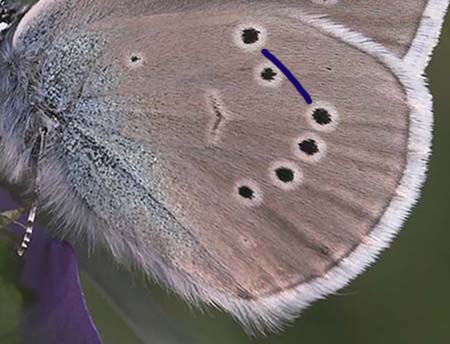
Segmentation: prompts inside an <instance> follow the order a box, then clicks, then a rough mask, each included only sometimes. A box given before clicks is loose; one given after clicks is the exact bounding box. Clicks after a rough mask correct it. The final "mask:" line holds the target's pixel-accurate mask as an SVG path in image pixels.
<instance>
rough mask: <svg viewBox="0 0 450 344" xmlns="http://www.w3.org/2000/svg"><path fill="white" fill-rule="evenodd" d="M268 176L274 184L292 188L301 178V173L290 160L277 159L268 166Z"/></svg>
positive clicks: (284, 188)
mask: <svg viewBox="0 0 450 344" xmlns="http://www.w3.org/2000/svg"><path fill="white" fill-rule="evenodd" d="M270 177H271V180H272V183H273V184H275V186H277V187H279V188H280V189H283V190H293V189H295V188H296V187H297V186H298V185H300V183H301V182H302V180H303V174H302V172H301V170H300V169H299V168H298V167H297V165H296V164H295V163H293V162H290V161H278V162H276V163H274V164H272V166H271V168H270Z"/></svg>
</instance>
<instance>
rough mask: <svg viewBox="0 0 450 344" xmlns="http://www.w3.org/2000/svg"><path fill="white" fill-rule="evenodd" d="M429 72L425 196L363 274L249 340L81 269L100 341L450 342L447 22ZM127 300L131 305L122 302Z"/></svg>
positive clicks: (4, 317) (6, 306)
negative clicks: (431, 116) (277, 328)
mask: <svg viewBox="0 0 450 344" xmlns="http://www.w3.org/2000/svg"><path fill="white" fill-rule="evenodd" d="M428 76H429V79H430V87H431V90H432V93H433V95H434V98H435V120H436V122H435V138H434V149H433V151H434V153H433V157H432V159H431V167H430V172H429V178H428V181H427V184H426V186H425V189H424V191H423V197H422V199H421V201H420V203H419V205H418V206H417V207H416V208H415V210H414V212H413V214H412V216H411V217H410V218H409V220H408V222H407V224H406V226H405V228H404V230H403V231H402V233H401V235H400V236H399V237H398V239H397V240H395V241H394V243H393V245H392V247H391V248H390V249H389V250H387V251H385V252H384V254H383V255H382V256H381V258H380V260H379V261H378V263H377V264H375V265H374V266H373V267H372V268H370V269H369V270H368V271H367V272H366V273H365V274H363V275H362V276H361V277H359V278H357V279H356V280H355V281H353V282H352V283H351V284H350V286H349V287H347V288H346V289H344V290H341V291H340V292H339V293H338V294H337V295H335V296H331V297H329V298H328V299H327V300H324V301H319V302H317V303H315V304H314V305H313V306H312V307H310V308H309V309H307V310H306V311H305V312H304V313H303V315H302V317H301V318H300V319H298V320H297V321H296V322H295V323H294V324H292V325H291V326H289V327H288V328H287V329H286V331H284V332H283V333H281V334H279V335H273V336H271V337H269V338H266V339H251V338H249V337H248V336H246V335H245V333H244V332H243V331H242V329H241V328H240V327H239V326H238V325H237V324H236V323H234V321H233V320H232V319H230V318H229V317H228V316H227V315H224V314H222V313H220V312H217V311H213V310H211V309H209V310H207V311H206V313H203V314H202V313H201V312H200V311H198V310H197V309H191V308H189V306H187V305H186V304H185V303H184V302H182V301H180V300H179V299H178V298H177V297H175V296H174V295H172V294H170V293H167V292H166V291H163V290H162V289H160V288H159V287H157V286H151V287H150V291H145V290H144V288H142V286H141V285H140V283H139V281H133V282H132V283H130V282H129V279H128V278H126V276H123V277H124V278H121V275H120V273H115V275H116V276H115V277H114V278H113V279H112V281H111V279H110V277H109V276H108V274H109V272H108V270H105V269H104V268H102V267H99V265H97V266H95V265H94V266H92V265H89V266H88V265H85V266H86V267H87V269H86V270H89V271H84V272H82V283H83V286H84V290H85V296H86V299H87V302H88V307H89V309H90V311H91V314H92V316H93V318H94V321H95V323H96V325H97V327H98V329H99V331H100V333H101V335H102V337H103V340H104V342H105V343H108V344H109V343H111V344H116V343H117V344H122V343H131V344H134V343H136V344H138V343H142V340H140V339H139V336H141V338H142V337H145V338H149V342H150V343H158V344H159V343H183V344H184V343H195V344H209V343H215V344H229V343H236V344H246V343H261V344H289V343H296V344H302V343H308V344H311V343H312V344H322V343H330V342H333V343H336V344H338V343H346V344H356V343H366V344H372V343H373V344H379V343H387V344H391V343H396V344H402V343H405V344H406V343H408V344H412V343H420V344H423V343H430V344H441V343H442V344H444V343H450V172H449V169H450V85H449V82H450V21H449V20H447V23H446V26H445V29H444V33H443V37H442V39H441V43H440V45H439V46H438V47H437V49H436V51H435V54H434V58H433V60H432V63H431V65H430V67H429V68H428ZM2 254H3V253H2V247H1V245H0V303H1V304H0V307H1V308H0V342H1V343H6V342H5V341H4V340H2V338H7V337H6V333H7V332H8V331H11V329H14V328H15V326H17V324H16V322H18V319H19V314H20V313H19V308H18V306H17V303H18V302H20V297H19V296H18V295H17V294H16V293H15V292H14V291H13V290H11V288H10V287H9V285H6V284H5V283H6V280H7V279H11V278H14V276H15V274H16V272H15V268H12V267H5V266H4V264H3V265H2V262H4V260H2ZM98 259H101V257H100V258H98ZM81 264H82V265H83V261H82V262H81ZM4 271H8V272H7V275H5V274H4ZM122 273H123V274H125V273H124V272H122ZM2 274H3V277H2ZM108 279H109V280H110V281H111V283H108V284H110V285H109V286H105V283H104V281H105V280H108ZM102 281H103V282H102ZM2 283H4V285H2ZM102 283H103V284H102ZM111 285H112V286H111ZM128 296H130V299H131V301H123V300H124V299H125V298H127V297H128ZM141 296H142V297H141ZM133 300H134V301H133ZM142 300H145V301H142ZM150 338H151V339H150ZM6 344H9V343H6Z"/></svg>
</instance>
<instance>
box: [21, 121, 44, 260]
mask: <svg viewBox="0 0 450 344" xmlns="http://www.w3.org/2000/svg"><path fill="white" fill-rule="evenodd" d="M46 137H47V129H46V128H40V130H39V145H38V152H37V164H36V180H35V186H34V195H35V200H34V201H33V203H32V204H31V208H30V211H29V213H28V219H27V224H26V227H25V234H24V236H23V238H22V242H21V244H20V247H19V249H18V250H17V254H18V255H19V256H20V257H22V256H23V255H24V254H25V251H26V250H27V249H28V245H29V244H30V242H31V236H32V234H33V227H34V222H35V220H36V213H37V207H38V200H37V195H38V194H39V191H40V184H41V183H40V177H41V173H40V165H41V161H42V157H43V152H44V148H45V140H46Z"/></svg>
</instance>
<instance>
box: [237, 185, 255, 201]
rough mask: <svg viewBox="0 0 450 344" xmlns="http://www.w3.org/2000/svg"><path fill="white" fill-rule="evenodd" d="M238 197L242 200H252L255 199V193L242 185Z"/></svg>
mask: <svg viewBox="0 0 450 344" xmlns="http://www.w3.org/2000/svg"><path fill="white" fill-rule="evenodd" d="M238 191H239V196H241V197H242V198H245V199H247V200H254V199H255V191H253V189H252V188H251V187H249V186H246V185H242V186H240V187H239V190H238Z"/></svg>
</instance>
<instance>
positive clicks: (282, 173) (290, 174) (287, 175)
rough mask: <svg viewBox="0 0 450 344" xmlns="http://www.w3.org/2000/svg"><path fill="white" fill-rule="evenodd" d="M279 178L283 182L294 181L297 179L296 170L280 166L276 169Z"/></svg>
mask: <svg viewBox="0 0 450 344" xmlns="http://www.w3.org/2000/svg"><path fill="white" fill-rule="evenodd" d="M275 173H276V175H277V178H278V179H279V180H280V181H282V182H283V183H292V182H293V181H294V179H295V172H294V171H293V170H291V169H290V168H287V167H280V168H277V169H276V170H275Z"/></svg>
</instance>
